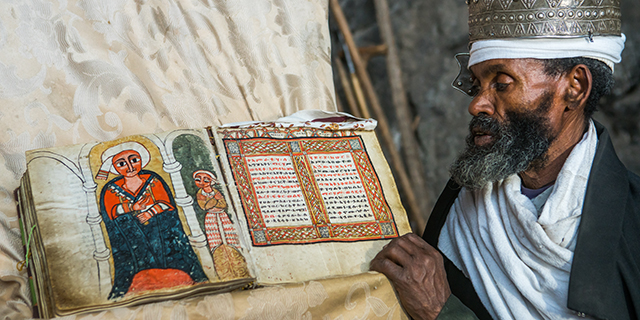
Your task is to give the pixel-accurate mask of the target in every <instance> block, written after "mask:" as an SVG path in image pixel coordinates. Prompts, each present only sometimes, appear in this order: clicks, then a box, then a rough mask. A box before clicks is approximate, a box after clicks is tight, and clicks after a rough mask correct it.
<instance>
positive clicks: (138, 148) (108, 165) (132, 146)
mask: <svg viewBox="0 0 640 320" xmlns="http://www.w3.org/2000/svg"><path fill="white" fill-rule="evenodd" d="M125 150H133V151H135V152H137V153H138V154H139V155H140V160H141V161H142V167H143V168H144V167H145V166H146V165H147V164H148V163H149V160H150V158H151V156H150V154H149V150H147V148H146V147H145V146H143V145H142V144H140V143H138V142H134V141H130V142H124V143H121V144H118V145H115V146H113V147H111V148H109V149H107V150H105V151H104V152H103V153H102V165H101V166H100V171H98V174H97V175H96V179H100V180H107V177H108V176H109V172H111V173H114V174H118V171H116V169H115V168H114V167H113V157H114V156H115V155H117V154H118V153H120V152H122V151H125Z"/></svg>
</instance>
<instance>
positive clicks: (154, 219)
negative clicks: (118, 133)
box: [96, 141, 208, 299]
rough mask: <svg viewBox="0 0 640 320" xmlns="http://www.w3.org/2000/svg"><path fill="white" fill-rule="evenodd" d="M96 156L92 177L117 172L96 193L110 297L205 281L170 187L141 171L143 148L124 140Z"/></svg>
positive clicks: (104, 177) (103, 177)
mask: <svg viewBox="0 0 640 320" xmlns="http://www.w3.org/2000/svg"><path fill="white" fill-rule="evenodd" d="M101 158H102V159H101V160H102V165H101V166H100V170H99V172H98V174H97V175H96V179H98V180H107V179H108V177H109V174H116V175H117V177H116V178H113V179H112V180H110V181H109V182H107V183H106V184H105V185H104V187H103V188H102V191H101V192H100V215H101V216H102V221H103V222H104V226H105V229H106V231H107V234H108V236H109V243H110V247H111V254H112V257H113V286H112V288H111V292H110V293H109V299H120V298H122V297H124V296H125V295H127V294H135V293H140V292H143V291H149V290H159V289H163V288H168V287H175V286H182V285H191V284H194V283H199V282H205V281H207V280H208V278H207V276H206V275H205V273H204V271H203V269H202V265H201V264H200V261H199V259H198V257H197V255H196V254H195V252H194V251H193V248H191V245H190V244H189V240H188V238H187V235H186V234H185V232H184V229H183V227H182V223H181V221H180V218H179V216H178V211H177V209H176V208H177V207H176V204H175V200H174V198H173V194H172V192H171V189H170V188H169V186H168V185H167V183H166V182H165V181H164V179H162V177H161V176H160V175H158V174H156V173H155V172H153V171H149V170H144V168H145V166H146V165H147V164H149V161H150V158H151V156H150V153H149V151H148V150H147V148H146V147H145V146H144V145H142V144H140V143H138V142H135V141H129V142H123V143H121V144H118V145H115V146H112V147H110V148H108V149H107V150H105V151H104V152H103V153H102V157H101Z"/></svg>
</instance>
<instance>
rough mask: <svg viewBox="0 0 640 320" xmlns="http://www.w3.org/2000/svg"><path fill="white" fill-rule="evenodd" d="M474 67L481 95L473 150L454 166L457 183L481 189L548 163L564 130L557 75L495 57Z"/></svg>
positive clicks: (531, 63)
mask: <svg viewBox="0 0 640 320" xmlns="http://www.w3.org/2000/svg"><path fill="white" fill-rule="evenodd" d="M471 71H472V72H473V74H474V76H475V84H476V88H475V89H476V90H477V94H476V96H475V97H474V99H473V101H472V102H471V104H470V105H469V112H470V113H471V114H472V115H473V119H472V120H471V122H470V124H469V131H470V134H469V136H468V137H467V148H466V149H465V151H464V152H463V153H462V154H461V155H460V157H459V158H458V159H457V160H456V162H455V163H454V164H453V165H452V167H451V175H452V178H453V179H454V181H456V182H457V183H458V184H460V185H462V186H465V187H468V188H471V189H478V188H481V187H482V186H484V185H486V184H487V183H489V182H494V181H498V180H501V179H504V178H506V177H508V176H510V175H512V174H515V173H519V172H522V171H525V170H527V169H530V168H540V167H543V166H544V165H545V160H546V155H547V150H548V149H549V146H550V145H551V143H552V142H553V141H554V139H555V137H556V136H557V134H558V132H559V130H560V121H559V119H560V115H558V110H561V109H560V104H559V102H560V101H561V100H560V99H558V95H557V94H556V86H555V81H554V79H553V78H552V77H550V76H547V75H546V74H545V73H544V69H543V67H542V64H541V63H540V62H539V61H537V60H532V59H503V60H489V61H485V62H482V63H479V64H477V65H474V66H472V67H471Z"/></svg>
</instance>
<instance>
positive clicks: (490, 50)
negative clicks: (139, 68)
mask: <svg viewBox="0 0 640 320" xmlns="http://www.w3.org/2000/svg"><path fill="white" fill-rule="evenodd" d="M625 39H626V38H625V36H624V34H621V35H620V36H593V37H592V38H591V39H590V38H587V37H580V38H535V39H502V40H499V39H495V40H480V41H476V42H474V43H473V44H472V45H471V50H470V52H469V54H470V55H471V56H470V59H469V67H471V66H472V65H474V64H478V63H480V62H483V61H486V60H491V59H523V58H534V59H561V58H575V57H586V58H593V59H596V60H600V61H602V62H604V63H606V64H607V65H608V66H609V67H610V68H611V70H612V71H613V64H614V63H619V62H620V61H621V60H622V57H621V54H622V50H623V49H624V41H625Z"/></svg>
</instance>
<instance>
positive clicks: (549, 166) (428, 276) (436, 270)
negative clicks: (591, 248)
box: [370, 59, 592, 319]
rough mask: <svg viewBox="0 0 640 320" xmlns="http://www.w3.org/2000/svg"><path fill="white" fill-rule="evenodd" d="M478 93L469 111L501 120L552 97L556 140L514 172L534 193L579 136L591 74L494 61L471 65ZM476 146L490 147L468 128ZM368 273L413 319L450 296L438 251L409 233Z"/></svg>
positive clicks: (430, 315)
mask: <svg viewBox="0 0 640 320" xmlns="http://www.w3.org/2000/svg"><path fill="white" fill-rule="evenodd" d="M471 72H472V73H473V75H474V78H475V85H476V86H477V87H476V88H477V89H478V94H477V95H476V96H475V97H474V99H473V101H471V103H470V104H469V113H470V114H471V115H473V116H477V115H479V114H480V113H485V114H486V115H488V116H490V117H493V118H495V119H498V120H500V121H505V115H506V111H509V110H518V111H523V110H533V108H535V106H537V105H539V103H540V101H541V99H542V98H543V96H544V95H545V93H547V92H551V93H553V100H552V103H551V107H550V108H549V110H548V112H547V118H548V120H549V124H550V126H551V128H552V132H553V134H554V135H555V136H556V139H555V140H554V141H553V142H552V144H551V145H550V147H549V150H548V151H547V154H546V155H547V157H548V162H546V164H545V166H543V167H542V168H536V169H528V170H526V171H524V172H521V173H520V174H519V176H520V178H521V179H522V184H523V185H524V186H525V187H527V188H530V189H538V188H541V187H544V186H546V185H549V184H551V183H553V182H554V181H555V180H556V178H557V176H558V173H559V172H560V170H561V169H562V166H563V164H564V162H565V160H566V159H567V157H568V156H569V154H570V153H571V150H572V149H573V147H574V146H575V145H576V144H577V143H578V142H579V141H580V140H581V139H582V135H583V134H584V132H585V129H586V127H585V124H586V121H585V117H584V107H585V105H586V102H587V99H588V97H589V94H590V92H591V86H592V76H591V72H590V71H589V69H588V68H587V67H586V66H585V65H577V66H575V67H574V68H573V69H571V71H569V72H566V73H564V74H561V75H558V76H549V75H547V74H545V73H544V68H543V65H542V63H541V62H540V61H538V60H535V59H494V60H488V61H484V62H481V63H479V64H476V65H474V66H472V67H471ZM472 134H473V135H474V142H475V143H476V145H485V144H490V143H493V141H494V137H493V136H491V135H490V134H488V133H486V132H481V131H479V130H472ZM370 269H371V270H373V271H378V272H381V273H383V274H385V275H386V276H387V278H389V280H390V281H391V282H392V283H393V285H394V288H395V289H396V291H397V294H398V298H399V299H400V301H401V303H402V306H403V307H404V309H405V311H406V312H407V313H408V314H409V315H410V316H411V317H412V318H413V319H435V318H436V317H437V316H438V314H439V313H440V310H442V307H443V306H444V304H445V302H446V301H447V299H448V298H449V296H450V295H451V289H450V288H449V283H448V282H447V275H446V272H445V271H444V264H443V259H442V256H441V255H440V253H439V251H438V250H437V249H435V248H433V247H432V246H431V245H429V244H427V243H426V242H425V241H424V240H422V238H420V237H418V236H417V235H415V234H406V235H404V236H402V237H399V238H397V239H394V240H393V241H391V242H390V243H389V244H388V245H386V246H385V247H384V248H383V249H382V250H381V251H380V252H379V253H378V255H376V257H375V258H374V259H373V260H372V261H371V265H370Z"/></svg>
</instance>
